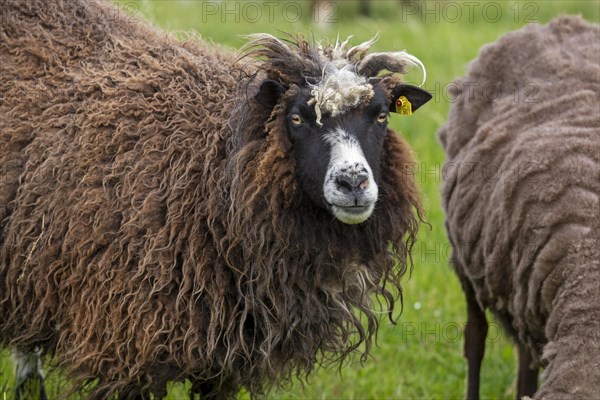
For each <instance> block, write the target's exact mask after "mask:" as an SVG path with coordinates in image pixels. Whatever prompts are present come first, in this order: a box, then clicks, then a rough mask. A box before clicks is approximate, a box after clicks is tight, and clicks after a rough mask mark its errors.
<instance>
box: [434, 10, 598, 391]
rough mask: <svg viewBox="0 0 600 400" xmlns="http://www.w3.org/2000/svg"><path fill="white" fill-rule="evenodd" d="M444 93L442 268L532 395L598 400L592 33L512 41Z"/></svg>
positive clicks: (531, 33) (587, 28) (569, 26)
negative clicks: (520, 360) (495, 327)
mask: <svg viewBox="0 0 600 400" xmlns="http://www.w3.org/2000/svg"><path fill="white" fill-rule="evenodd" d="M456 87H457V90H456V91H455V92H454V96H455V100H456V101H455V103H454V104H453V105H452V109H451V111H450V116H449V121H448V123H447V124H446V125H445V126H444V127H443V128H442V129H441V130H440V132H439V136H440V138H441V141H442V144H443V146H444V148H445V150H446V153H447V162H446V167H445V173H446V176H445V178H446V179H445V183H444V187H443V203H444V207H445V209H446V213H447V222H446V224H447V230H448V234H449V237H450V240H451V242H452V244H453V246H454V260H455V263H454V267H455V269H456V271H457V273H458V275H459V276H460V278H461V280H462V281H463V285H466V288H467V289H468V288H472V289H474V292H475V295H476V298H477V301H478V303H479V305H480V306H481V307H483V308H484V309H485V308H490V309H491V310H493V311H494V312H495V314H496V315H498V316H499V317H500V318H501V319H502V320H503V321H505V322H507V325H509V328H510V330H514V334H515V336H516V340H517V342H518V343H520V344H521V345H522V346H523V348H524V349H525V350H526V352H527V353H528V355H529V357H530V359H531V360H532V365H530V367H537V366H538V365H541V366H544V367H545V372H544V374H543V376H542V382H543V383H542V385H541V387H540V389H539V391H538V392H537V395H536V397H538V398H544V399H546V398H556V399H563V398H567V397H565V396H567V395H568V396H569V397H568V398H578V399H591V398H597V396H598V388H600V377H599V375H600V244H599V243H600V240H599V239H600V201H599V199H600V109H599V104H600V31H599V28H598V26H597V25H590V24H588V23H586V22H584V21H583V20H581V19H580V18H575V17H563V18H559V19H557V20H555V21H553V22H551V23H550V24H549V25H547V26H539V25H531V26H527V27H526V28H524V29H522V30H520V31H517V32H514V33H510V34H508V35H506V36H505V37H503V38H501V39H500V40H498V41H497V42H496V43H493V44H491V45H488V46H486V47H484V48H483V49H482V51H481V54H480V55H479V57H478V59H477V60H476V61H475V62H474V63H473V64H472V65H471V67H470V69H469V72H468V74H467V76H466V77H464V78H462V79H459V80H458V81H457V82H456ZM570 396H574V397H570Z"/></svg>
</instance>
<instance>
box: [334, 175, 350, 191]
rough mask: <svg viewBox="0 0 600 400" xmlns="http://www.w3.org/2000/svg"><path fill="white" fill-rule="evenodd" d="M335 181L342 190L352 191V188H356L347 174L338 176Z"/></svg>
mask: <svg viewBox="0 0 600 400" xmlns="http://www.w3.org/2000/svg"><path fill="white" fill-rule="evenodd" d="M335 183H336V185H337V187H338V189H340V190H341V191H347V192H351V191H352V189H354V186H353V185H352V179H351V178H350V177H349V176H346V175H342V176H338V177H337V179H336V180H335Z"/></svg>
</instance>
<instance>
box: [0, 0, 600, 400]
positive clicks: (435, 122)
mask: <svg viewBox="0 0 600 400" xmlns="http://www.w3.org/2000/svg"><path fill="white" fill-rule="evenodd" d="M339 3H342V2H339ZM371 3H372V5H371V7H372V11H373V15H372V18H364V17H359V16H357V13H356V11H357V9H358V7H357V4H355V3H343V4H341V5H338V6H336V8H335V9H333V8H330V9H329V10H328V11H327V12H328V13H331V12H333V15H331V17H332V18H333V19H336V20H337V21H338V22H336V23H333V24H331V25H330V26H328V27H326V28H322V27H319V26H316V25H315V24H313V23H312V21H311V16H310V15H309V12H308V1H299V2H296V3H293V4H294V5H293V6H286V4H288V3H285V2H275V3H271V6H270V7H271V10H269V8H268V7H267V6H265V5H262V2H250V3H243V2H237V3H236V2H234V3H228V4H227V5H226V6H225V5H223V3H220V2H218V3H210V4H209V3H203V2H201V1H193V0H170V1H153V0H141V1H126V0H121V3H120V4H121V5H120V7H121V8H120V9H121V12H124V13H129V14H133V16H134V17H138V16H144V17H145V18H147V19H149V20H151V21H153V22H154V23H155V24H157V25H158V26H160V27H163V28H165V29H167V30H171V31H178V32H187V31H190V30H194V31H197V32H199V33H200V34H201V35H202V36H203V37H204V38H206V39H208V40H211V41H214V42H216V43H222V44H224V45H226V46H229V47H232V48H239V47H240V46H241V45H242V44H243V43H244V41H243V39H241V38H240V37H239V35H243V34H248V33H252V32H269V33H273V34H278V31H286V32H294V33H295V32H303V33H305V35H313V34H314V36H315V37H316V38H323V37H329V38H335V37H336V36H337V35H338V34H339V36H340V37H341V38H345V37H346V36H348V35H354V39H353V40H352V42H353V43H359V42H361V41H365V40H367V39H369V38H371V37H373V36H374V35H375V34H376V33H377V32H379V33H380V38H379V40H378V42H377V43H376V45H375V50H378V51H384V50H393V49H394V50H403V49H406V50H407V51H409V52H410V53H412V54H414V55H416V56H418V57H419V58H420V59H421V60H422V61H423V63H424V64H425V66H426V67H427V76H428V80H427V83H426V85H425V88H426V89H428V90H430V91H432V92H433V94H434V101H432V102H430V103H429V104H427V105H426V106H425V107H424V108H423V109H421V110H420V111H418V112H417V113H416V114H415V115H414V116H412V117H400V116H393V117H392V118H391V125H392V127H393V128H394V129H396V130H397V131H398V132H400V133H401V134H402V135H403V136H404V137H405V138H406V139H407V140H408V141H409V142H410V144H411V145H412V147H413V148H414V150H415V153H416V155H417V158H418V166H417V167H418V168H417V169H416V175H415V177H416V179H417V182H418V184H419V185H420V187H421V189H422V192H423V197H424V204H425V209H426V212H427V216H426V217H427V220H428V221H429V222H430V224H431V229H428V228H427V227H425V226H423V228H422V230H421V233H420V236H419V238H420V239H419V242H418V244H417V246H416V250H415V253H414V261H415V266H414V271H413V273H412V276H411V277H410V278H409V277H408V276H407V277H406V279H405V283H404V298H405V307H404V312H403V313H402V315H400V316H399V323H398V324H397V325H396V326H393V325H391V324H389V323H388V322H387V321H385V320H384V321H383V322H382V326H381V329H380V331H379V336H378V343H379V346H378V347H377V348H375V349H374V350H373V351H372V356H371V358H370V359H369V360H368V361H367V362H366V363H364V364H363V365H361V364H360V363H356V362H355V363H351V364H348V365H345V366H344V367H343V368H342V370H341V373H340V372H338V370H337V369H335V368H334V369H320V370H318V371H317V372H316V373H315V374H314V375H313V376H312V378H311V379H310V380H309V382H308V383H307V384H305V385H304V386H303V385H302V384H301V383H299V382H294V383H293V384H292V386H291V387H289V388H286V389H285V390H279V391H275V392H273V393H271V394H270V395H269V398H272V399H383V398H387V399H425V398H426V399H430V398H436V399H437V398H461V397H462V396H463V393H464V383H465V372H466V366H465V363H464V361H463V358H462V326H463V325H464V323H465V318H466V313H465V302H464V299H463V295H462V292H461V289H460V286H459V284H458V281H457V279H456V278H455V276H454V274H453V272H452V271H451V269H450V267H449V265H448V258H449V254H450V251H449V247H448V242H447V239H446V236H445V232H444V215H443V212H442V209H441V206H440V196H439V192H440V185H441V180H442V177H441V166H442V165H443V160H444V154H443V151H442V149H441V147H440V145H439V143H438V140H437V137H436V131H437V130H438V128H439V127H440V126H441V125H442V124H443V123H444V120H445V118H446V115H447V113H448V110H449V107H450V102H449V100H448V97H447V94H446V92H445V89H446V88H447V85H448V84H449V83H450V82H451V81H452V80H453V78H455V77H458V76H461V75H463V74H464V72H465V68H466V67H467V65H468V63H469V62H470V61H471V60H472V59H473V58H475V57H476V56H477V54H478V52H479V49H480V47H481V46H482V45H484V44H486V43H489V42H492V41H494V40H496V39H497V38H499V37H500V36H502V35H503V34H505V33H507V32H509V31H511V30H515V29H518V28H520V27H522V26H523V25H524V24H525V23H526V22H528V21H531V20H537V21H539V22H542V23H545V22H548V21H549V20H550V19H552V18H553V17H556V16H558V15H560V14H563V13H568V14H581V15H583V16H584V17H585V18H586V19H588V20H590V21H595V22H598V21H599V20H600V16H599V10H600V3H599V1H568V0H564V1H556V0H553V1H520V2H517V1H509V2H500V1H499V2H477V1H476V2H471V3H470V4H472V5H471V6H468V5H467V4H465V3H463V2H453V1H430V2H427V3H426V4H425V5H422V13H421V14H419V13H418V12H417V13H415V12H414V11H415V9H414V8H413V6H412V5H408V6H407V5H405V6H400V5H399V4H400V3H399V1H389V2H387V1H372V2H371ZM211 4H216V6H215V7H216V13H215V14H213V12H215V8H212V6H211ZM236 4H238V6H236ZM247 4H251V5H247ZM257 4H258V5H259V6H260V9H261V13H262V15H261V16H260V17H259V16H258V15H257V14H256V10H257V7H256V5H257ZM296 5H299V6H301V8H300V10H301V12H300V13H301V15H297V13H295V11H297V10H298V8H297V7H296ZM207 7H208V8H207ZM223 7H228V8H227V10H229V11H231V12H232V13H229V14H225V15H221V14H220V11H222V10H224V9H223ZM235 7H239V11H240V12H239V13H237V14H238V15H239V17H238V21H236V16H235V15H234V14H235V13H236V9H235ZM243 7H246V9H245V11H246V14H243V12H244V8H243ZM252 7H254V8H252ZM286 7H287V8H286ZM469 7H471V8H469ZM284 9H285V12H284ZM269 11H271V12H272V13H271V15H269ZM470 11H472V13H471V12H470ZM459 12H460V14H458V13H459ZM270 17H272V20H270ZM408 79H409V80H412V81H413V82H419V81H420V76H418V74H410V75H409V76H408ZM490 336H493V337H490V338H489V339H488V344H487V348H486V355H485V360H484V365H483V370H482V390H481V394H482V397H484V398H494V399H497V398H514V377H515V367H514V354H513V350H512V346H511V344H510V340H508V339H507V338H506V337H505V336H504V335H503V334H502V333H501V332H500V331H499V328H498V327H497V325H494V326H492V328H491V329H490ZM12 379H13V378H12V370H11V367H10V359H9V357H8V353H7V352H4V353H2V354H0V400H4V397H2V393H3V391H4V393H7V391H8V390H9V388H10V385H11V384H12ZM54 379H56V377H54ZM53 382H54V381H50V386H51V387H50V388H49V392H50V393H53V391H52V385H53ZM8 393H9V394H7V395H6V396H7V398H9V397H10V392H8ZM186 393H187V391H186V389H185V387H184V386H183V385H174V387H173V388H172V390H171V391H170V394H169V398H171V399H179V398H185V397H186V396H187V394H186ZM242 397H247V396H246V395H242Z"/></svg>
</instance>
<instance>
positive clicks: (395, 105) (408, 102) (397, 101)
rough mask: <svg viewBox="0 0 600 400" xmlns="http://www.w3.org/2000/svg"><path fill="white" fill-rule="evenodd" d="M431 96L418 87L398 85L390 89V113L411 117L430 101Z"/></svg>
mask: <svg viewBox="0 0 600 400" xmlns="http://www.w3.org/2000/svg"><path fill="white" fill-rule="evenodd" d="M431 97H432V96H431V94H430V93H429V92H427V91H426V90H423V89H421V88H419V87H416V86H412V85H407V84H405V83H400V84H398V85H396V86H395V87H394V89H392V96H391V99H390V100H391V101H390V111H392V112H397V113H398V114H404V115H411V114H412V113H413V112H415V111H417V109H418V108H419V107H421V106H422V105H423V104H425V103H427V102H428V101H429V100H431Z"/></svg>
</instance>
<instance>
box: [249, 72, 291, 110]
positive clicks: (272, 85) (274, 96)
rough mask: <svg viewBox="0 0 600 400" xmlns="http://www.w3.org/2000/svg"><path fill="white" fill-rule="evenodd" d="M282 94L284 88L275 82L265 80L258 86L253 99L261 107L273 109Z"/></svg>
mask: <svg viewBox="0 0 600 400" xmlns="http://www.w3.org/2000/svg"><path fill="white" fill-rule="evenodd" d="M283 93H285V86H283V85H282V84H281V83H279V82H277V81H274V80H271V79H267V80H266V81H264V82H263V83H261V84H260V88H259V89H258V93H256V95H255V96H254V98H255V99H256V101H257V102H258V103H259V104H260V105H262V106H263V107H265V108H273V107H275V104H277V100H279V98H280V97H281V95H282V94H283Z"/></svg>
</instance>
